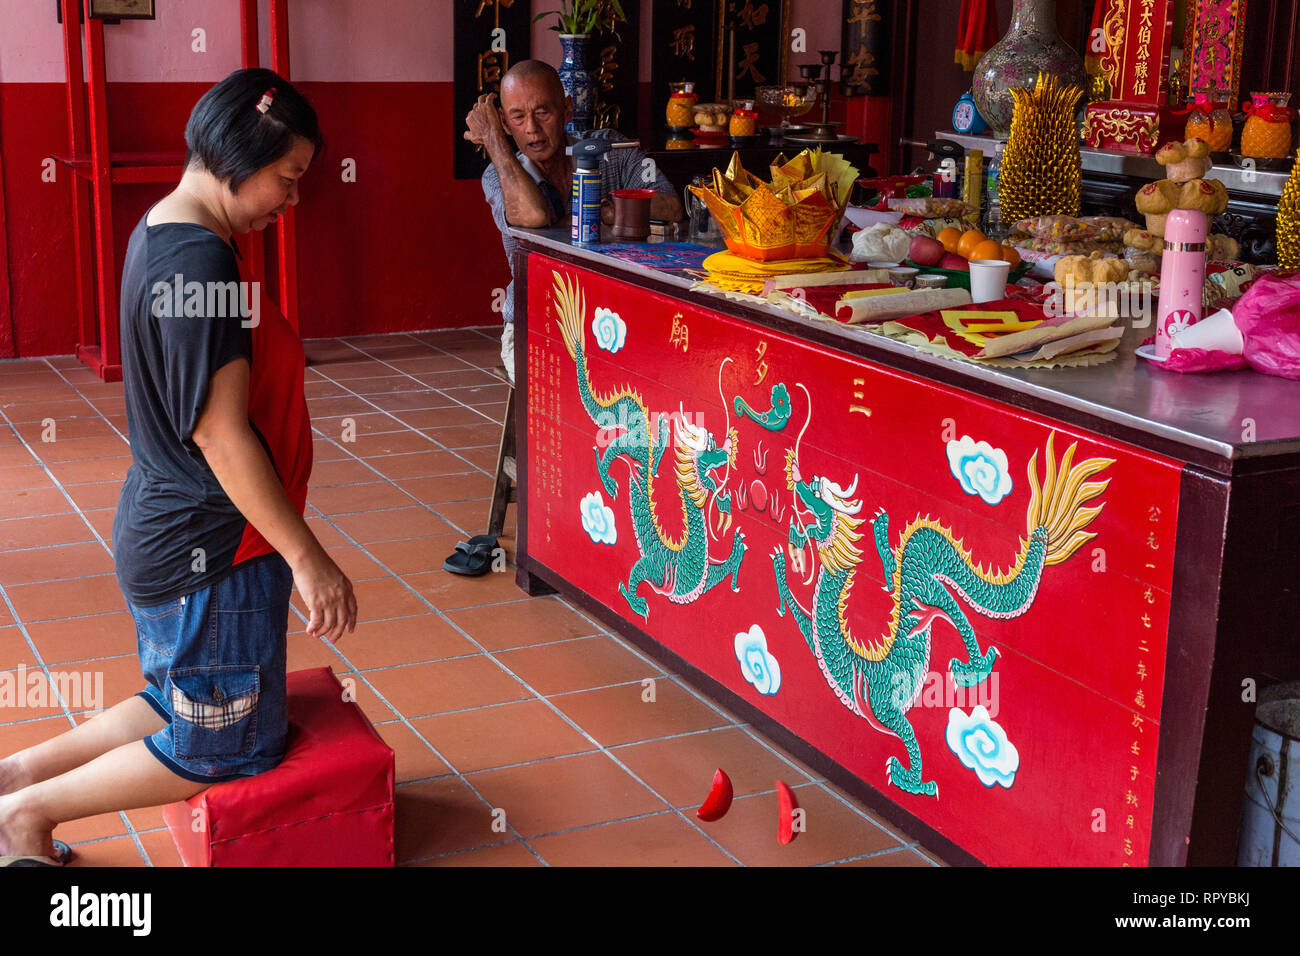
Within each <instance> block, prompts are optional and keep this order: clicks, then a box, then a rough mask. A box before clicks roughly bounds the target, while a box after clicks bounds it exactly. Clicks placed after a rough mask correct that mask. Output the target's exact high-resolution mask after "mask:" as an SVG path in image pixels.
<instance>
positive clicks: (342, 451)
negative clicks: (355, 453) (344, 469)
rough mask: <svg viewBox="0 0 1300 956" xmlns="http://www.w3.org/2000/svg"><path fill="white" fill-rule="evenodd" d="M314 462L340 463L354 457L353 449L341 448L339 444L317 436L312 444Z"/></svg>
mask: <svg viewBox="0 0 1300 956" xmlns="http://www.w3.org/2000/svg"><path fill="white" fill-rule="evenodd" d="M311 455H312V462H313V463H314V462H318V461H338V460H340V459H347V458H351V457H352V451H351V447H350V446H349V447H347V448H344V447H341V446H340V445H339V443H337V442H334V441H331V440H329V439H326V438H322V437H320V436H317V437H316V438H314V439H312V443H311Z"/></svg>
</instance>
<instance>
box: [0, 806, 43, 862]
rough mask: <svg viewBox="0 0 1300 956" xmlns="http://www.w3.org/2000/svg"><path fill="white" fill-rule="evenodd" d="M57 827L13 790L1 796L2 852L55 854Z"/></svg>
mask: <svg viewBox="0 0 1300 956" xmlns="http://www.w3.org/2000/svg"><path fill="white" fill-rule="evenodd" d="M53 855H54V828H53V827H52V826H49V825H48V824H47V823H46V821H44V820H41V819H39V818H38V817H37V816H36V815H34V814H33V813H31V812H30V811H29V810H28V809H27V808H26V807H24V806H23V804H22V800H21V798H19V797H18V796H16V795H14V794H7V795H5V796H3V797H0V856H53Z"/></svg>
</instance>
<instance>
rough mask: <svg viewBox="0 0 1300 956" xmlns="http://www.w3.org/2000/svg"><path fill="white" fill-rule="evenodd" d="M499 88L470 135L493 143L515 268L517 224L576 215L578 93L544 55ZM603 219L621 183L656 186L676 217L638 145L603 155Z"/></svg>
mask: <svg viewBox="0 0 1300 956" xmlns="http://www.w3.org/2000/svg"><path fill="white" fill-rule="evenodd" d="M494 98H495V97H494V94H492V93H487V94H484V95H483V96H481V97H479V99H478V102H477V103H476V104H475V105H474V108H473V109H472V110H470V113H469V116H467V117H466V119H465V125H466V126H468V127H469V129H468V130H466V132H465V138H466V139H467V140H469V141H470V142H472V143H478V144H481V145H483V146H485V147H486V148H487V153H488V157H489V158H490V159H491V160H492V165H491V166H489V167H488V168H487V171H486V172H485V173H484V174H483V194H484V195H485V196H486V197H487V201H488V205H489V206H491V207H492V218H493V219H494V220H495V222H496V224H497V228H498V229H500V230H501V244H502V245H503V246H504V247H505V250H506V259H507V261H509V263H510V270H511V274H512V276H513V273H514V251H515V246H516V245H517V243H516V242H515V240H514V239H512V238H511V237H510V235H509V231H508V230H509V229H510V227H511V226H523V227H527V228H539V227H545V226H554V225H556V224H558V223H560V222H566V221H568V220H569V217H570V216H571V215H572V205H571V198H570V197H571V196H572V189H573V160H572V157H570V156H568V155H567V154H566V153H565V147H566V146H569V145H571V144H572V143H573V142H575V141H576V140H575V138H574V137H571V136H568V135H567V134H566V133H565V131H564V126H565V124H566V123H568V122H569V120H570V119H572V118H573V100H572V99H571V98H570V97H568V96H566V95H565V94H564V87H563V85H562V84H561V83H560V75H559V74H558V73H556V72H555V69H554V68H553V67H551V66H550V65H548V64H546V63H543V62H541V61H540V60H523V61H521V62H519V63H516V64H515V65H514V66H513V67H511V68H510V69H509V70H508V71H507V72H506V75H505V76H504V77H503V78H502V80H501V105H500V106H499V107H498V106H497V105H496V103H495V102H494ZM587 136H589V137H597V136H598V137H602V138H606V139H609V140H610V141H611V142H623V141H626V137H624V136H621V135H619V134H618V132H617V131H615V130H608V129H604V130H593V131H591V132H590V133H588V134H587ZM600 178H601V184H600V187H601V219H602V220H603V221H604V222H606V223H607V224H608V223H612V222H613V221H614V208H613V200H612V199H610V198H609V194H610V192H612V191H613V190H615V189H635V188H642V187H645V188H649V187H651V186H653V188H654V189H655V190H656V191H657V192H658V195H656V196H655V197H654V198H652V199H651V200H650V218H651V219H665V220H668V221H670V222H676V221H677V220H679V219H681V218H682V204H681V201H680V200H679V199H678V197H677V190H675V189H674V188H673V185H672V183H670V182H669V181H668V179H667V177H665V176H664V174H663V173H661V172H660V171H659V169H658V168H657V167H656V166H655V165H654V163H653V162H651V161H649V160H647V159H646V158H645V155H644V154H643V153H642V152H641V150H640V149H639V148H637V147H635V146H630V147H626V148H623V149H616V150H611V151H610V152H609V153H607V154H606V155H605V158H604V160H603V161H602V163H601V174H600ZM513 296H514V282H513V280H512V281H511V283H510V288H508V289H507V290H506V299H505V315H504V318H505V328H504V329H503V330H502V334H501V361H502V362H503V363H504V364H505V367H506V371H507V373H508V374H509V375H510V377H511V379H512V380H513V378H514V370H515V362H514V333H515V326H514V298H513Z"/></svg>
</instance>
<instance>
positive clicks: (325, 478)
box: [308, 458, 380, 495]
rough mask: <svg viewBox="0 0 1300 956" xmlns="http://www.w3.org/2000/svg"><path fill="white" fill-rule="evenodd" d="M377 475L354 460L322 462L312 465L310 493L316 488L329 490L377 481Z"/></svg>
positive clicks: (340, 459)
mask: <svg viewBox="0 0 1300 956" xmlns="http://www.w3.org/2000/svg"><path fill="white" fill-rule="evenodd" d="M379 477H380V476H379V475H377V474H375V472H374V471H373V470H371V469H370V468H368V467H366V465H365V463H364V462H361V461H358V460H357V459H355V458H339V459H336V460H334V461H322V462H316V463H313V464H312V469H311V481H310V483H309V487H310V491H309V492H308V494H309V495H310V494H311V492H314V491H315V490H316V489H317V488H329V487H333V486H335V485H350V484H357V483H362V482H370V481H377V480H378V479H379Z"/></svg>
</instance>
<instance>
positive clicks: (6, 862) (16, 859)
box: [0, 840, 72, 866]
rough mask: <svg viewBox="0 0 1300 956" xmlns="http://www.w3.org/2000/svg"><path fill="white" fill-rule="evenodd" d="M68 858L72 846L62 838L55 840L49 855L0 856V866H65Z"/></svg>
mask: <svg viewBox="0 0 1300 956" xmlns="http://www.w3.org/2000/svg"><path fill="white" fill-rule="evenodd" d="M70 859H72V847H70V846H68V845H67V844H66V843H64V842H63V841H62V840H55V841H54V853H53V855H51V856H38V855H33V856H0V866H67V863H68V861H69V860H70Z"/></svg>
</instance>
